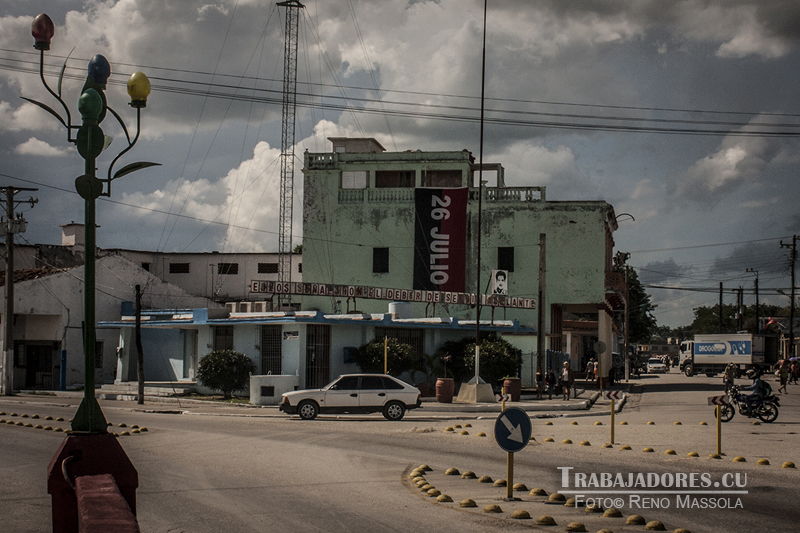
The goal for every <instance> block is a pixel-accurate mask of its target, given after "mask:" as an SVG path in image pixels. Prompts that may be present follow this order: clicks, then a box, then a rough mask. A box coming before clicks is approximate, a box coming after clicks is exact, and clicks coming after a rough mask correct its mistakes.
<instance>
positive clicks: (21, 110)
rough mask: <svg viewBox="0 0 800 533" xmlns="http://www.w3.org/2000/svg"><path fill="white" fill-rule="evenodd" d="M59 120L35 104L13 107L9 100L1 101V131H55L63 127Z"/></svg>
mask: <svg viewBox="0 0 800 533" xmlns="http://www.w3.org/2000/svg"><path fill="white" fill-rule="evenodd" d="M62 127H63V126H61V125H60V124H59V123H58V121H57V120H55V118H53V117H52V116H50V115H49V114H48V113H47V112H46V111H44V110H43V109H41V108H39V107H37V106H35V105H33V104H28V103H25V104H22V105H21V106H19V107H18V108H16V109H12V107H11V104H10V103H9V102H0V131H12V132H17V131H55V130H57V129H59V128H62Z"/></svg>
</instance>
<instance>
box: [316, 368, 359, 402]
mask: <svg viewBox="0 0 800 533" xmlns="http://www.w3.org/2000/svg"><path fill="white" fill-rule="evenodd" d="M358 396H359V390H358V376H342V377H341V378H340V379H339V380H338V381H336V383H334V384H333V385H331V386H330V387H329V388H328V390H327V391H325V401H324V405H321V406H320V407H322V408H323V409H326V410H327V409H330V410H347V409H348V408H350V409H354V408H357V407H358Z"/></svg>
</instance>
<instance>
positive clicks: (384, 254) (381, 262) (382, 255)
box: [372, 248, 389, 274]
mask: <svg viewBox="0 0 800 533" xmlns="http://www.w3.org/2000/svg"><path fill="white" fill-rule="evenodd" d="M372 272H373V274H388V273H389V249H388V248H373V249H372Z"/></svg>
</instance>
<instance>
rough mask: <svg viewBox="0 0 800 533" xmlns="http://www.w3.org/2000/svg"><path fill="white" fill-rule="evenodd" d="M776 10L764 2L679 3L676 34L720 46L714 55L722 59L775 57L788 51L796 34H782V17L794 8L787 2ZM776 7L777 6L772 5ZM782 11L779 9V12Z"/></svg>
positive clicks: (795, 8)
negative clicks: (752, 56)
mask: <svg viewBox="0 0 800 533" xmlns="http://www.w3.org/2000/svg"><path fill="white" fill-rule="evenodd" d="M776 3H777V4H781V6H780V7H779V8H778V9H773V8H770V7H766V8H764V7H763V5H764V4H769V2H766V3H761V2H759V3H750V2H739V3H738V4H739V5H735V3H734V5H731V4H730V3H722V2H711V3H708V2H704V1H703V2H701V1H699V0H690V1H689V2H682V3H681V5H680V9H675V12H676V14H677V15H678V18H679V26H678V29H679V31H680V32H681V33H682V34H683V35H684V36H685V37H686V38H688V39H691V40H696V41H700V42H703V41H706V42H712V43H720V44H719V47H718V49H717V55H718V56H719V57H725V58H742V57H747V56H750V55H755V56H761V57H764V58H770V59H771V58H777V57H781V56H783V55H785V54H787V53H788V52H789V50H790V49H791V47H792V43H793V41H794V42H795V43H796V40H797V38H796V33H795V35H791V33H787V32H784V31H783V30H782V28H785V26H786V22H785V20H786V19H785V17H787V15H790V13H792V12H794V13H795V15H796V14H798V10H797V7H796V6H794V7H791V6H790V4H789V3H788V2H776ZM775 7H778V6H775ZM781 8H782V9H781Z"/></svg>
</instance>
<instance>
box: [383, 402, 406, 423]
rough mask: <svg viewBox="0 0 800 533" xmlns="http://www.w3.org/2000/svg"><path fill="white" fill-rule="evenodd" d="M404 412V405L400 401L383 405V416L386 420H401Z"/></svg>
mask: <svg viewBox="0 0 800 533" xmlns="http://www.w3.org/2000/svg"><path fill="white" fill-rule="evenodd" d="M405 414H406V406H405V405H403V404H402V403H401V402H397V401H395V402H389V403H387V404H386V405H385V406H384V407H383V417H384V418H385V419H386V420H402V419H403V416H404V415H405Z"/></svg>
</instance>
